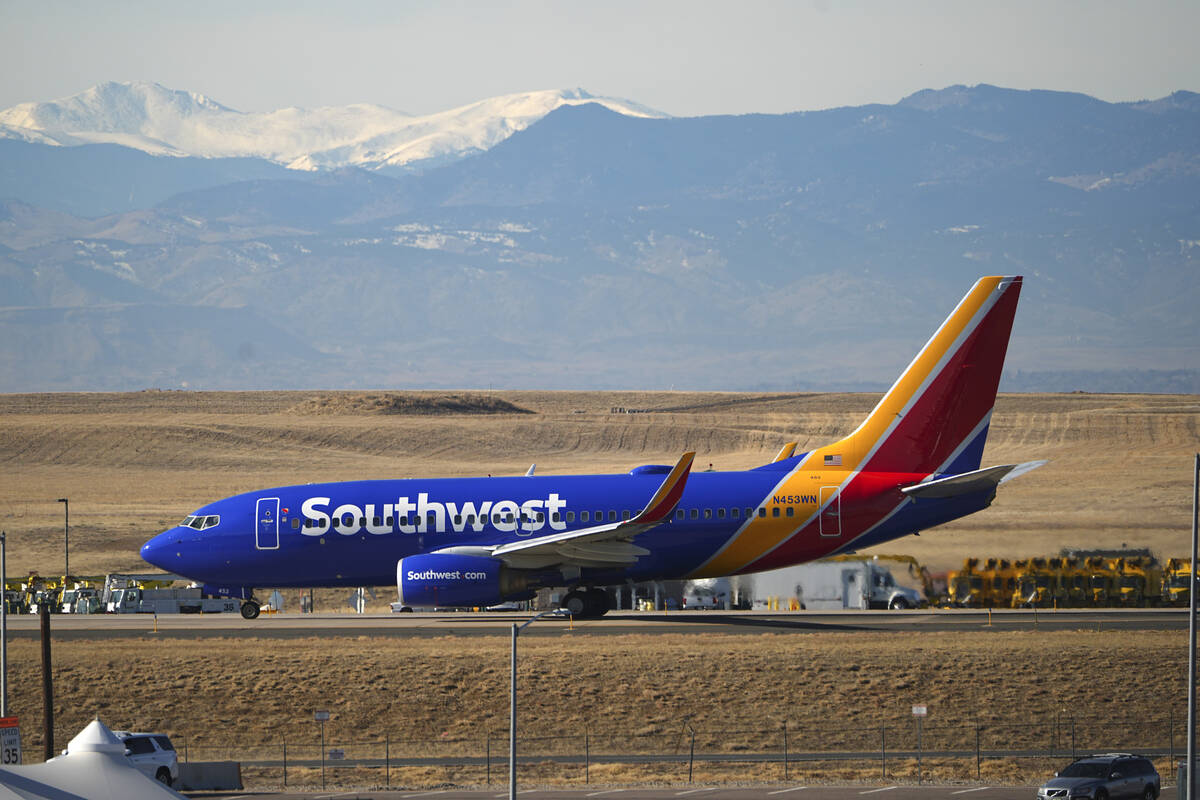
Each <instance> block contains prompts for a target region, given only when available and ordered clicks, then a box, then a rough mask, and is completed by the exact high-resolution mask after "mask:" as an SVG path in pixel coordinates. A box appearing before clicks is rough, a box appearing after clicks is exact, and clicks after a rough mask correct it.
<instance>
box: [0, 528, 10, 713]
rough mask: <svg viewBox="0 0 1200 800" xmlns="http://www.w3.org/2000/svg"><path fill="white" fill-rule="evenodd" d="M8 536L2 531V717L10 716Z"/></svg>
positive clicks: (0, 568)
mask: <svg viewBox="0 0 1200 800" xmlns="http://www.w3.org/2000/svg"><path fill="white" fill-rule="evenodd" d="M7 545H8V536H7V534H5V532H4V531H0V593H3V597H4V601H3V603H0V717H7V716H8V552H7Z"/></svg>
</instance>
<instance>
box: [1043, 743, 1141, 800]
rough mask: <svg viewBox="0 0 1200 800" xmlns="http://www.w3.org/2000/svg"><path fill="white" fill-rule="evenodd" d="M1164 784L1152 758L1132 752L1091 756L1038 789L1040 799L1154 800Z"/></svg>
mask: <svg viewBox="0 0 1200 800" xmlns="http://www.w3.org/2000/svg"><path fill="white" fill-rule="evenodd" d="M1161 788H1162V782H1161V781H1160V780H1159V777H1158V770H1156V769H1155V768H1154V765H1153V764H1151V763H1150V759H1148V758H1142V757H1141V756H1135V755H1130V754H1129V753H1104V754H1103V755H1095V756H1087V757H1086V758H1081V759H1079V760H1078V761H1076V762H1074V763H1073V764H1071V766H1069V767H1067V768H1066V769H1064V770H1063V771H1062V772H1056V773H1054V777H1053V778H1051V779H1050V780H1048V781H1046V782H1045V783H1044V784H1042V786H1041V787H1040V788H1039V789H1038V793H1037V796H1038V798H1039V800H1046V798H1063V800H1066V799H1067V798H1070V800H1076V799H1077V798H1087V800H1118V798H1122V797H1136V798H1139V799H1140V800H1154V798H1156V797H1158V793H1159V790H1160V789H1161Z"/></svg>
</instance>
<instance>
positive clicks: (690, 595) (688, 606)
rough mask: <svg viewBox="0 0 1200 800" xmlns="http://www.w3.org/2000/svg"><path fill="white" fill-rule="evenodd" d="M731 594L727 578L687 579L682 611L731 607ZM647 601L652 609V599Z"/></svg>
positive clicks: (730, 585)
mask: <svg viewBox="0 0 1200 800" xmlns="http://www.w3.org/2000/svg"><path fill="white" fill-rule="evenodd" d="M732 594H733V586H732V584H731V583H730V581H729V579H728V578H704V579H702V580H698V581H688V582H687V583H686V584H684V588H683V604H682V608H683V610H684V611H696V610H709V611H714V610H716V609H722V608H733V601H732V600H731V599H730V598H731V596H732ZM649 602H650V606H651V610H653V606H654V601H653V600H650V601H649Z"/></svg>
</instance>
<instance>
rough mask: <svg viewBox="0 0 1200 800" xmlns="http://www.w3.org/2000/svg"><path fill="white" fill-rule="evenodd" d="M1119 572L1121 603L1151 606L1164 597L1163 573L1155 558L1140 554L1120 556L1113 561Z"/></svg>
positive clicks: (1114, 568)
mask: <svg viewBox="0 0 1200 800" xmlns="http://www.w3.org/2000/svg"><path fill="white" fill-rule="evenodd" d="M1113 572H1115V573H1117V586H1118V590H1119V600H1120V604H1121V605H1123V606H1149V605H1153V604H1155V603H1157V602H1158V601H1159V599H1161V597H1162V573H1161V571H1160V570H1159V569H1158V565H1157V564H1156V563H1154V561H1153V560H1151V559H1148V558H1142V557H1140V556H1137V557H1133V558H1118V559H1116V560H1115V562H1114V563H1113Z"/></svg>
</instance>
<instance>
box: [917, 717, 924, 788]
mask: <svg viewBox="0 0 1200 800" xmlns="http://www.w3.org/2000/svg"><path fill="white" fill-rule="evenodd" d="M923 720H924V717H917V786H920V785H921V722H922V721H923Z"/></svg>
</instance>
